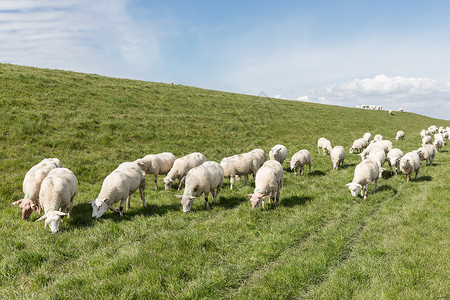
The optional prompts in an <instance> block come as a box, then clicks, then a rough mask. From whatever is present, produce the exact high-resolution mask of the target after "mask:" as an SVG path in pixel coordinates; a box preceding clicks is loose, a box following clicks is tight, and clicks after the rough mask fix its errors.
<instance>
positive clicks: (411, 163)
mask: <svg viewBox="0 0 450 300" xmlns="http://www.w3.org/2000/svg"><path fill="white" fill-rule="evenodd" d="M421 166H422V163H421V161H420V157H419V154H417V153H416V152H408V153H406V154H405V155H404V156H403V157H402V158H401V159H400V170H401V171H402V172H403V173H404V174H405V175H406V182H409V181H410V180H411V174H412V173H413V172H415V173H416V176H415V179H416V178H417V173H419V170H420V167H421Z"/></svg>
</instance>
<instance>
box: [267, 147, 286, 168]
mask: <svg viewBox="0 0 450 300" xmlns="http://www.w3.org/2000/svg"><path fill="white" fill-rule="evenodd" d="M286 157H287V149H286V147H285V146H283V145H275V146H273V147H272V149H270V151H269V158H270V159H271V160H276V161H278V162H279V163H280V164H283V162H284V160H285V159H286Z"/></svg>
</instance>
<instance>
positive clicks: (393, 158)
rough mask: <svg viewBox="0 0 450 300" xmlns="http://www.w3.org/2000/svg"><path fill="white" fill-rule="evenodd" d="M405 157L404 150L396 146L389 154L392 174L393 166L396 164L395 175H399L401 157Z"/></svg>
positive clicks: (388, 158)
mask: <svg viewBox="0 0 450 300" xmlns="http://www.w3.org/2000/svg"><path fill="white" fill-rule="evenodd" d="M402 157H403V152H402V150H400V149H397V148H394V149H392V150H391V151H389V152H388V154H387V162H388V165H389V169H390V170H391V175H392V174H393V171H392V167H393V166H395V175H397V170H398V169H399V166H400V159H401V158H402Z"/></svg>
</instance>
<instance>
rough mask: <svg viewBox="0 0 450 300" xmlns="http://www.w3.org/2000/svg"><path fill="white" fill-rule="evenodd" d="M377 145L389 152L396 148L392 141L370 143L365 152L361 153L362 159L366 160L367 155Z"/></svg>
mask: <svg viewBox="0 0 450 300" xmlns="http://www.w3.org/2000/svg"><path fill="white" fill-rule="evenodd" d="M377 147H378V148H381V149H383V150H384V152H386V153H388V152H389V151H391V150H392V149H393V148H394V146H393V145H392V142H391V141H389V140H383V141H379V142H375V143H372V144H370V145H369V146H368V147H367V148H366V149H364V151H363V152H361V153H360V154H359V156H361V159H363V160H364V159H365V158H366V157H367V155H369V153H370V151H372V149H375V148H377Z"/></svg>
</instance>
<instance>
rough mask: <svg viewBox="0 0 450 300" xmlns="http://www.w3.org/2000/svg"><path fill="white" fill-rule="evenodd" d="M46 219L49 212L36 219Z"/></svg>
mask: <svg viewBox="0 0 450 300" xmlns="http://www.w3.org/2000/svg"><path fill="white" fill-rule="evenodd" d="M45 219H47V214H45V215H43V216H42V217H40V218H39V219H37V220H36V221H42V220H45Z"/></svg>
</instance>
